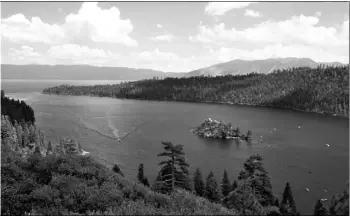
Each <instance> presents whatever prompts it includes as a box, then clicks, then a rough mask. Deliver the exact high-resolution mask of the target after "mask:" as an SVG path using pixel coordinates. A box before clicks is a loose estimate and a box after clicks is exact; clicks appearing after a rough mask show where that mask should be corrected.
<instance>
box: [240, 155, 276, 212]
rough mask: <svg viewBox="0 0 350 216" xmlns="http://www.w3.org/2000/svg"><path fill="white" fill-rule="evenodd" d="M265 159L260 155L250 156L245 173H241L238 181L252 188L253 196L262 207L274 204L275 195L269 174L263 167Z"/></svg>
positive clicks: (245, 164) (245, 166) (245, 163)
mask: <svg viewBox="0 0 350 216" xmlns="http://www.w3.org/2000/svg"><path fill="white" fill-rule="evenodd" d="M262 161H263V158H262V157H261V156H260V155H259V154H255V155H252V156H250V157H249V158H248V159H247V160H246V162H244V171H241V172H240V173H239V176H238V180H243V181H244V183H245V184H248V185H250V186H251V188H252V192H253V195H254V196H256V198H257V199H258V200H259V202H260V204H261V205H262V206H269V205H273V204H274V195H273V191H272V185H271V181H270V177H269V176H268V173H267V172H266V171H265V169H264V167H263V163H262Z"/></svg>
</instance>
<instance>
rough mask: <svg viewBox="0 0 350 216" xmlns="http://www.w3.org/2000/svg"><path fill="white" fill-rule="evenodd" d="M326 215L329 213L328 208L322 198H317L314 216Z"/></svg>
mask: <svg viewBox="0 0 350 216" xmlns="http://www.w3.org/2000/svg"><path fill="white" fill-rule="evenodd" d="M326 215H328V213H327V210H326V208H324V207H323V205H322V203H321V201H320V200H317V203H316V205H315V209H314V216H326Z"/></svg>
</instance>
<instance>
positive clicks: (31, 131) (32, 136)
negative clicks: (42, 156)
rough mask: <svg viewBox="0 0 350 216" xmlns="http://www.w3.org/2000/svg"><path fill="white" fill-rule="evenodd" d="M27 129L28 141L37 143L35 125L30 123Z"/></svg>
mask: <svg viewBox="0 0 350 216" xmlns="http://www.w3.org/2000/svg"><path fill="white" fill-rule="evenodd" d="M28 130H29V136H28V139H29V143H35V144H37V133H36V130H35V127H34V126H33V125H32V124H30V126H29V128H28Z"/></svg>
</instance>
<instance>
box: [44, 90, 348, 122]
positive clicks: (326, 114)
mask: <svg viewBox="0 0 350 216" xmlns="http://www.w3.org/2000/svg"><path fill="white" fill-rule="evenodd" d="M41 93H42V94H46V95H60V96H87V97H98V98H114V99H119V100H138V101H144V100H146V101H162V102H169V101H170V102H185V103H208V104H225V105H241V106H252V107H267V108H272V109H284V110H293V111H298V112H303V113H312V114H319V115H322V116H331V117H338V118H344V119H349V116H344V115H337V114H330V113H324V112H315V111H306V110H301V109H298V108H293V107H277V106H269V105H262V104H247V103H233V102H224V101H218V102H215V101H183V100H150V99H140V98H139V99H136V98H118V97H108V96H104V97H100V96H97V95H92V94H88V95H75V94H54V93H44V92H41Z"/></svg>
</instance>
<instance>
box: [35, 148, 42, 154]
mask: <svg viewBox="0 0 350 216" xmlns="http://www.w3.org/2000/svg"><path fill="white" fill-rule="evenodd" d="M34 154H36V155H41V151H40V147H39V146H35V149H34Z"/></svg>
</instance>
